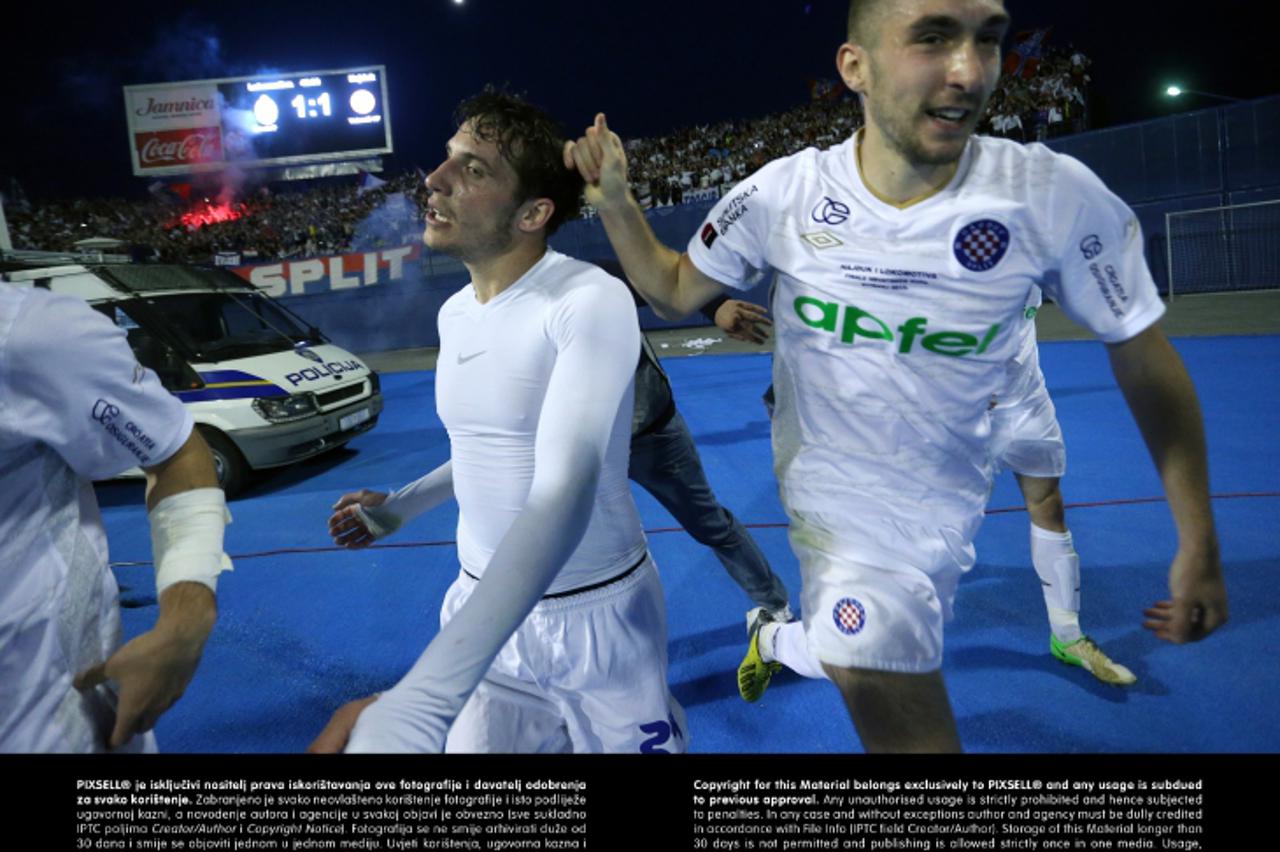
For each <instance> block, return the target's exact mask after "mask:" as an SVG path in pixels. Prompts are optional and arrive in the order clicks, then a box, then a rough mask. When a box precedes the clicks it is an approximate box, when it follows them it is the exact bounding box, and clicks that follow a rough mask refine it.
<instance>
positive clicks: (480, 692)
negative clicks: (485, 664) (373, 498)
mask: <svg viewBox="0 0 1280 852" xmlns="http://www.w3.org/2000/svg"><path fill="white" fill-rule="evenodd" d="M476 582H477V581H476V580H474V579H472V578H471V577H470V576H468V575H467V574H465V573H460V574H459V576H458V579H457V580H456V581H455V582H454V584H453V585H452V586H451V587H450V588H449V591H448V592H447V593H446V595H445V600H444V606H443V608H442V610H441V614H440V621H441V624H442V625H443V624H445V623H447V622H448V620H449V619H450V618H452V617H453V615H454V614H455V613H456V612H457V611H458V610H459V609H460V608H461V607H462V605H463V603H465V602H466V600H467V598H468V597H469V596H470V594H471V592H472V590H473V589H474V588H475V586H476ZM688 743H689V732H688V728H687V726H686V724H685V715H684V709H683V708H682V707H681V706H680V704H679V703H678V702H677V701H676V700H675V697H674V696H672V695H671V692H670V690H669V689H668V687H667V613H666V604H665V602H664V600H663V595H662V585H661V583H660V582H659V580H658V571H657V567H656V566H655V565H654V563H653V559H652V557H650V556H648V555H647V554H646V556H645V558H644V561H643V562H642V563H641V565H640V567H639V568H637V569H636V570H635V571H633V572H632V573H631V574H630V575H628V576H626V577H624V578H622V579H620V580H617V581H615V582H612V583H609V584H608V585H606V586H602V587H600V588H597V589H592V590H590V591H585V592H580V593H577V594H570V595H567V596H564V597H554V598H543V600H542V601H540V602H539V603H538V605H537V606H535V607H534V609H533V611H532V612H531V613H529V617H528V618H526V619H525V620H524V623H523V624H521V625H520V628H519V629H518V630H517V631H516V632H515V634H514V635H513V636H512V637H511V638H510V639H509V640H507V643H506V644H505V645H504V646H503V647H502V650H501V651H500V652H499V653H498V656H497V658H496V659H495V660H494V662H493V665H492V666H490V668H489V671H488V672H487V673H486V674H485V677H484V680H483V681H481V683H480V686H479V687H478V688H477V689H476V691H475V692H474V693H472V695H471V698H470V699H468V701H467V703H466V705H465V706H464V707H463V708H462V712H461V713H459V714H458V718H457V719H456V720H455V721H454V723H453V726H452V727H451V728H450V729H449V736H448V739H447V740H446V741H445V751H446V752H454V753H458V752H468V753H477V752H480V753H520V754H537V753H553V752H575V753H589V754H596V753H630V754H635V753H656V754H678V753H682V752H684V751H685V750H686V749H687V747H688Z"/></svg>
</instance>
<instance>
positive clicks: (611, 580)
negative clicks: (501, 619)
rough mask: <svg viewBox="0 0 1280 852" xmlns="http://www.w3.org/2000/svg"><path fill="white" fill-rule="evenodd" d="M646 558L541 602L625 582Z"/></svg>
mask: <svg viewBox="0 0 1280 852" xmlns="http://www.w3.org/2000/svg"><path fill="white" fill-rule="evenodd" d="M648 558H649V551H647V550H646V551H645V552H644V555H643V556H641V557H640V561H638V562H636V564H635V565H632V566H631V567H630V568H628V569H627V570H625V571H623V572H622V573H621V574H615V575H614V576H612V577H610V578H609V579H607V580H601V581H600V582H599V583H592V584H591V585H589V586H579V587H578V588H576V589H568V590H566V591H563V592H556V593H555V594H551V595H543V596H542V600H544V601H549V600H554V599H556V598H567V597H571V596H573V595H580V594H583V593H584V592H594V591H595V590H596V589H603V588H604V587H605V586H612V585H613V584H614V583H617V582H618V581H620V580H625V579H627V578H628V577H630V576H631V575H632V574H634V573H635V572H636V569H637V568H639V567H640V566H641V565H643V564H644V561H645V560H646V559H648ZM462 573H463V574H466V575H467V576H468V577H470V578H471V579H473V580H475V581H476V582H477V583H478V582H480V578H479V577H477V576H476V575H475V574H472V573H471V572H470V571H468V570H467V569H466V568H463V569H462Z"/></svg>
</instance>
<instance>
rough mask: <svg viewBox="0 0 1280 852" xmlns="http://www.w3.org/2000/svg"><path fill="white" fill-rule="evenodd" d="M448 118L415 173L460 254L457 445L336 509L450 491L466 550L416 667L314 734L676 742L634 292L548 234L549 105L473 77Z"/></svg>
mask: <svg viewBox="0 0 1280 852" xmlns="http://www.w3.org/2000/svg"><path fill="white" fill-rule="evenodd" d="M458 121H459V130H458V132H457V133H456V134H455V135H454V137H453V139H452V140H450V143H449V146H448V157H447V159H446V160H445V162H444V164H443V165H441V166H440V167H439V168H438V169H436V170H435V171H434V172H432V174H431V175H429V176H428V177H427V188H428V190H429V191H430V201H429V203H428V215H427V230H426V233H425V235H424V240H425V242H426V243H427V245H428V246H430V247H432V248H434V249H437V250H439V251H444V252H447V253H450V254H452V255H454V256H456V257H458V258H459V259H461V260H462V261H463V262H464V263H465V264H466V266H467V268H468V270H469V271H470V273H471V275H472V281H471V283H470V284H469V285H468V286H466V287H464V288H463V289H462V290H460V291H459V292H458V293H456V294H455V295H454V296H453V297H451V298H450V299H449V300H448V301H447V302H446V303H445V305H444V306H443V308H442V309H441V311H440V317H439V325H440V355H439V359H438V361H437V381H436V408H437V411H438V413H439V415H440V419H441V420H442V421H443V422H444V425H445V428H446V429H447V430H448V433H449V442H450V460H449V461H448V462H446V463H445V464H444V465H442V466H441V467H439V468H437V469H436V470H435V471H433V472H431V473H430V474H428V475H427V476H425V477H423V478H422V479H420V480H418V481H417V482H414V483H411V484H410V485H408V486H406V487H404V488H402V489H400V490H399V491H397V492H395V493H394V494H392V495H390V496H386V495H381V494H376V493H373V492H368V491H363V492H359V493H358V494H351V495H346V496H345V497H344V498H342V500H340V501H339V504H338V506H337V507H336V508H337V511H336V512H335V514H334V516H333V517H332V518H331V519H330V528H331V530H332V532H333V534H334V537H335V540H336V541H339V542H340V543H343V544H345V545H347V546H354V547H358V546H362V545H364V544H367V543H369V542H370V541H372V540H373V539H375V538H377V537H380V536H382V535H386V534H389V533H390V532H392V531H394V530H395V529H396V528H398V527H399V526H400V525H402V524H403V523H405V522H406V521H408V520H409V519H411V518H413V517H415V516H417V515H418V514H421V513H422V512H424V511H427V510H428V509H430V508H433V507H434V506H436V505H439V503H441V502H443V501H444V500H446V499H448V498H450V497H454V498H456V499H457V501H458V507H459V518H458V556H459V560H460V561H461V563H462V571H461V573H460V574H459V577H458V580H457V581H456V582H455V583H454V585H453V586H452V587H451V589H450V590H449V592H448V594H447V595H446V598H445V603H444V607H443V611H442V614H441V622H442V627H441V630H440V632H439V634H438V635H437V636H436V637H435V638H434V639H433V640H432V641H431V643H430V644H429V645H428V647H427V649H426V651H425V652H424V653H423V654H422V656H421V658H420V659H419V660H418V662H417V663H416V664H415V665H414V667H413V668H412V670H411V671H410V672H409V673H408V674H407V675H406V676H405V677H404V678H402V679H401V681H400V682H399V683H398V684H396V685H395V686H394V687H393V688H391V689H390V690H388V691H387V692H384V693H382V694H381V696H380V697H371V698H368V699H363V700H361V701H358V702H352V703H351V704H349V705H347V706H345V707H344V708H342V709H340V710H339V711H338V712H337V713H336V714H335V716H334V719H333V720H332V721H331V723H330V725H329V726H328V727H327V728H326V729H325V731H324V732H323V733H322V734H321V736H320V737H319V738H318V739H317V741H316V743H315V744H313V747H312V748H313V750H315V751H334V750H338V749H340V748H344V747H345V749H346V750H347V751H379V752H387V751H439V750H441V749H442V748H445V749H447V750H449V751H501V752H541V751H568V750H572V751H578V752H599V751H610V752H627V751H630V752H668V753H670V752H679V751H683V750H684V748H685V743H686V739H687V737H686V734H685V731H684V714H683V711H682V710H681V708H680V706H679V704H678V703H677V702H676V701H675V700H674V698H672V696H671V695H670V692H669V690H668V688H667V682H666V668H667V667H666V617H665V610H664V604H663V599H662V590H661V587H660V585H659V582H658V577H657V572H656V569H655V567H654V565H653V562H652V560H651V559H650V558H649V556H648V554H647V548H646V542H645V539H644V534H643V531H642V529H641V526H640V519H639V516H638V514H637V512H636V509H635V505H634V503H633V501H632V497H631V491H630V487H629V485H628V480H627V459H628V452H629V446H630V438H631V414H632V376H633V374H634V372H635V366H636V358H637V357H638V354H639V351H640V331H639V327H638V325H637V322H636V316H635V308H634V307H633V303H632V298H631V295H630V293H629V291H628V290H627V288H626V286H625V285H624V284H623V283H622V282H621V281H619V280H617V279H616V278H613V277H611V276H610V275H608V274H607V273H605V272H604V271H603V270H601V269H599V268H598V267H596V266H593V265H590V264H586V263H582V262H579V261H576V260H573V259H571V258H568V257H565V256H564V255H561V254H558V253H556V252H554V251H550V250H548V249H547V247H546V237H547V234H548V233H549V231H551V230H554V228H555V227H556V226H557V225H558V224H559V223H560V222H561V221H563V220H564V219H565V218H566V217H567V216H569V215H571V211H572V210H573V209H575V208H576V206H577V203H578V196H579V193H580V191H581V180H580V178H578V176H577V175H576V174H573V173H571V172H568V171H566V170H564V169H563V167H562V166H561V165H560V163H559V150H560V148H559V146H560V139H559V137H558V136H557V135H554V131H553V130H552V129H551V128H552V125H550V123H549V121H548V119H547V118H546V117H545V116H542V115H541V114H540V113H538V112H537V111H536V110H535V109H534V108H532V107H530V106H528V105H527V104H523V103H522V102H520V101H518V100H516V99H514V98H511V97H510V96H507V95H502V94H498V93H493V92H486V93H485V94H482V95H480V96H478V97H477V98H475V99H473V100H471V101H468V102H466V103H465V104H463V106H462V107H461V108H460V110H459V113H458ZM384 498H385V499H384ZM375 698H376V700H375ZM455 717H456V718H455ZM357 718H358V721H357Z"/></svg>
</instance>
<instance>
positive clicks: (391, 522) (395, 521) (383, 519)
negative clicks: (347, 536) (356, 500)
mask: <svg viewBox="0 0 1280 852" xmlns="http://www.w3.org/2000/svg"><path fill="white" fill-rule="evenodd" d="M356 517H358V518H359V519H360V521H361V523H363V524H364V525H365V527H366V528H367V529H368V530H369V533H370V534H371V535H372V536H373V537H374V538H386V537H387V536H389V535H391V534H392V533H393V532H395V531H396V530H398V529H400V524H401V521H400V518H399V517H397V516H396V515H394V514H393V513H391V512H388V511H386V510H384V509H383V508H382V507H380V506H360V505H357V506H356Z"/></svg>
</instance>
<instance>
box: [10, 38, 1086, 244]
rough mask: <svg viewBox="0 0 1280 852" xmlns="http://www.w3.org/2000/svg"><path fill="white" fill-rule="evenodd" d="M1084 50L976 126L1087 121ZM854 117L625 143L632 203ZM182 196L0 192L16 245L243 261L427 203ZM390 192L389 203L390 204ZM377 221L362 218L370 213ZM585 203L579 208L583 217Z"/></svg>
mask: <svg viewBox="0 0 1280 852" xmlns="http://www.w3.org/2000/svg"><path fill="white" fill-rule="evenodd" d="M1088 68H1089V59H1088V57H1086V56H1085V55H1084V54H1082V53H1080V52H1079V51H1076V50H1070V51H1067V52H1063V51H1057V50H1053V49H1047V50H1045V51H1044V52H1043V53H1042V55H1041V56H1040V57H1038V61H1037V62H1036V63H1034V64H1031V65H1028V66H1020V67H1019V68H1018V69H1017V71H1016V73H1006V74H1005V75H1004V76H1003V77H1002V78H1001V82H1000V86H999V88H998V89H997V91H996V92H995V94H994V95H993V96H992V98H991V101H990V104H989V106H988V109H987V113H986V115H985V116H984V117H983V121H982V124H981V125H980V126H979V132H981V133H987V134H991V135H996V136H1006V137H1009V138H1012V139H1018V140H1020V141H1035V140H1043V139H1046V138H1050V137H1053V136H1058V135H1062V134H1064V133H1072V132H1078V131H1080V130H1082V129H1084V128H1085V126H1086V123H1087V122H1086V115H1085V87H1086V85H1087V84H1088V82H1089V76H1088V73H1087V71H1088ZM861 123H862V115H861V112H860V110H859V108H858V101H857V99H856V98H855V97H853V96H852V95H850V94H848V93H846V92H845V91H844V90H843V88H842V87H839V86H836V85H835V84H834V83H830V84H828V85H825V86H823V85H818V86H816V87H815V88H814V89H813V98H812V99H811V100H810V101H809V102H807V103H805V104H803V105H801V106H798V107H795V108H793V109H791V110H788V111H786V112H783V113H777V114H773V115H768V116H765V117H763V118H759V119H754V120H743V119H738V120H732V121H723V122H720V123H717V124H712V125H698V126H695V127H688V128H683V129H679V130H676V131H674V132H672V133H670V134H668V135H666V136H661V137H656V138H644V139H633V140H630V141H629V142H628V143H627V147H628V155H629V159H630V162H631V163H632V167H631V179H632V182H633V189H634V191H635V193H636V196H637V198H639V199H640V201H641V204H642V205H644V206H646V207H662V206H668V205H672V204H681V203H684V202H689V201H694V200H700V199H707V200H712V199H715V198H718V197H719V195H720V193H721V192H722V191H724V190H725V189H727V188H728V187H731V186H733V185H734V184H735V183H737V182H738V181H740V180H742V179H743V178H745V177H746V176H747V175H749V174H751V173H752V172H753V171H755V170H756V169H758V168H759V167H760V166H762V165H764V164H765V163H766V162H769V161H770V160H773V159H776V158H778V157H782V156H786V155H788V154H791V153H794V152H796V151H799V150H802V149H804V148H806V147H810V146H816V147H820V148H821V147H827V146H830V145H834V144H836V143H838V142H839V141H841V140H842V139H845V138H848V136H849V135H850V133H852V132H853V130H854V129H855V128H857V127H858V126H860V125H861ZM182 188H183V190H184V192H183V193H182V195H179V194H176V193H175V192H173V191H172V190H171V189H170V190H166V189H164V188H162V187H161V186H159V185H156V186H155V187H153V192H152V193H151V195H150V197H149V198H147V199H146V200H145V201H137V200H133V201H130V200H123V199H101V200H83V199H80V200H74V201H64V202H49V203H41V204H38V205H37V204H32V203H30V202H28V201H27V200H26V198H25V196H23V195H22V193H21V192H20V191H18V192H14V191H13V190H12V189H11V190H10V191H9V192H7V193H6V195H7V196H8V198H7V200H6V206H5V212H6V214H7V216H8V222H9V228H10V233H11V241H12V244H13V246H14V248H15V249H35V250H43V251H62V252H73V251H76V250H77V246H76V243H77V242H79V241H81V240H84V239H86V238H91V237H92V238H108V239H115V240H119V241H121V243H122V244H123V246H122V248H121V249H120V250H121V251H124V252H127V253H131V254H133V255H134V257H135V259H157V260H162V261H166V262H195V263H209V262H210V261H212V260H213V258H214V257H215V256H216V255H218V254H219V253H229V254H231V255H233V256H235V258H236V262H243V263H251V262H255V261H268V260H275V259H287V258H293V257H310V256H316V255H331V254H339V253H342V252H347V251H365V250H369V249H374V248H379V247H382V246H384V245H391V244H400V243H404V242H410V241H413V240H414V239H416V235H417V234H420V233H421V230H422V217H423V210H424V205H425V201H426V196H425V192H424V191H423V187H422V173H421V172H420V171H417V170H413V171H409V172H406V173H404V174H401V175H398V176H395V177H391V178H388V179H386V180H385V181H383V180H381V179H370V178H369V177H368V176H363V177H362V178H361V179H360V180H359V181H358V182H356V183H352V182H351V181H350V179H347V182H346V183H345V184H341V185H335V184H334V183H332V182H326V183H324V184H321V185H316V184H311V185H304V186H303V187H300V188H297V187H286V188H284V189H279V190H276V191H273V190H271V189H268V188H267V187H259V188H257V189H253V190H248V191H245V190H238V191H237V190H236V189H233V188H230V187H221V188H214V189H212V190H211V192H212V193H213V194H212V195H211V196H210V197H207V198H206V197H204V196H202V195H200V194H199V193H198V192H196V193H195V195H196V197H195V198H192V197H191V195H190V194H189V191H190V190H191V187H190V186H189V185H183V187H182ZM397 199H403V200H400V201H399V202H398V203H395V202H396V201H397ZM380 210H381V211H383V213H384V214H386V213H387V212H388V210H393V211H394V214H395V215H382V216H381V223H380V225H379V226H378V227H376V228H369V227H366V226H365V225H366V223H367V222H368V221H369V220H370V219H371V217H373V216H374V215H375V213H376V212H377V211H380ZM591 213H592V211H591V210H590V209H589V208H588V209H586V210H585V214H586V215H591Z"/></svg>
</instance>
